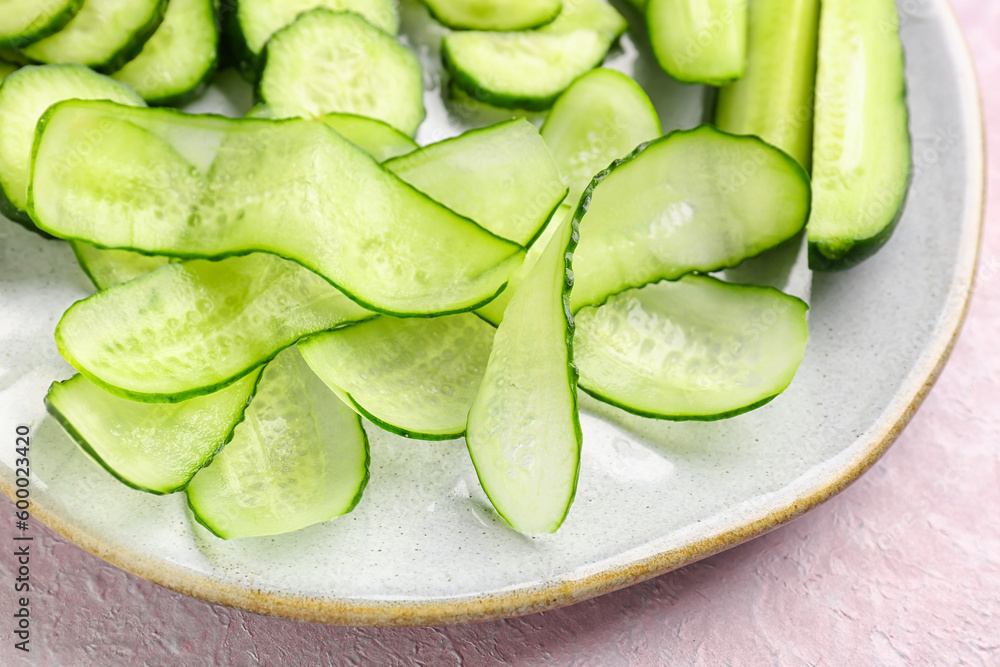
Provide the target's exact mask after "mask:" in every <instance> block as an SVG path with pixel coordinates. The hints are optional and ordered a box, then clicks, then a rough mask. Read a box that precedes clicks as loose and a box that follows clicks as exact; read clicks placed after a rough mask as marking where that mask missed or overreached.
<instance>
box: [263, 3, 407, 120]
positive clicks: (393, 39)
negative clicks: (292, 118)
mask: <svg viewBox="0 0 1000 667" xmlns="http://www.w3.org/2000/svg"><path fill="white" fill-rule="evenodd" d="M320 14H333V15H335V16H349V17H351V18H357V19H359V20H361V21H363V22H364V23H365V24H366V25H368V26H369V27H370V28H371V29H372V30H375V31H377V32H379V33H381V34H382V35H384V36H385V37H387V38H388V39H389V40H390V41H391V42H392V44H394V45H395V46H396V47H398V49H399V51H400V53H404V54H405V55H406V57H407V58H409V60H410V63H411V64H412V65H415V66H416V70H417V73H418V74H419V75H420V81H421V85H420V87H421V90H422V91H423V92H426V91H425V90H424V88H423V77H424V68H423V65H421V64H420V59H419V58H418V57H417V55H416V53H414V52H413V51H412V50H411V49H409V48H407V47H406V46H405V45H403V44H402V43H401V42H400V41H399V40H398V39H396V37H395V35H392V34H390V33H388V32H386V31H385V30H383V29H382V28H380V27H378V26H377V25H375V24H373V23H372V22H370V21H369V20H368V19H366V18H365V17H364V16H362V15H361V14H358V13H357V12H352V11H337V10H333V9H328V8H326V7H313V8H312V9H309V10H306V11H304V12H302V13H301V14H299V15H298V16H297V17H296V18H295V20H294V21H292V22H291V23H289V24H288V25H286V26H283V27H282V28H280V29H278V30H276V31H275V32H274V34H273V35H271V36H270V37H269V38H268V40H267V43H266V44H264V49H263V50H262V51H261V52H260V56H259V58H258V67H259V69H258V70H257V77H256V78H255V79H254V81H253V98H254V103H255V104H265V105H269V103H268V101H267V97H265V96H264V91H263V90H262V84H263V83H264V71H265V70H266V69H267V61H268V59H269V58H270V51H271V43H272V42H273V41H274V39H275V38H277V37H279V36H280V35H281V34H282V33H283V32H285V31H287V30H289V29H291V28H292V26H294V25H295V24H296V23H298V22H299V21H301V20H302V19H304V18H306V17H307V16H311V15H317V16H318V15H320ZM417 104H419V105H420V120H419V121H418V122H417V123H416V125H414V126H413V131H412V132H407V131H406V130H404V129H402V128H399V127H396V126H395V125H392V124H390V123H386V125H388V126H389V127H391V128H392V129H394V130H396V131H397V132H401V133H402V134H404V135H406V136H408V137H410V138H411V139H412V138H413V137H415V136H416V134H417V130H419V129H420V126H421V125H422V124H423V122H424V120H426V119H427V106H426V105H425V104H424V98H423V96H421V97H420V99H419V100H417ZM330 113H343V112H340V111H333V112H324V115H328V114H330ZM344 115H352V116H357V115H359V114H344ZM362 118H365V116H362ZM373 120H378V119H373ZM382 122H383V123H385V121H382ZM331 129H332V128H331Z"/></svg>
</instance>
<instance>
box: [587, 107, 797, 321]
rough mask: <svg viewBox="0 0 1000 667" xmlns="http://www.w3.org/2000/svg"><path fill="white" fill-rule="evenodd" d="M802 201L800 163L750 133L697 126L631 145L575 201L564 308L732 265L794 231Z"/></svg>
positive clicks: (783, 238) (597, 303)
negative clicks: (568, 299)
mask: <svg viewBox="0 0 1000 667" xmlns="http://www.w3.org/2000/svg"><path fill="white" fill-rule="evenodd" d="M809 201H810V189H809V177H808V176H807V175H806V173H805V171H804V170H803V169H802V167H801V166H800V165H799V163H798V162H796V161H795V160H793V159H792V158H791V157H789V156H788V155H787V154H785V153H783V152H782V151H780V150H778V149H777V148H774V147H773V146H770V145H768V144H766V143H764V142H763V141H761V140H760V139H758V138H757V137H737V136H734V135H731V134H726V133H725V132H720V131H719V130H716V129H715V128H713V127H712V126H710V125H703V126H701V127H699V128H696V129H694V130H689V131H678V132H673V133H671V134H668V135H667V136H665V137H663V138H661V139H657V140H656V141H653V142H650V143H648V144H645V145H643V146H640V147H639V148H638V149H636V151H635V152H633V153H632V154H631V155H629V156H628V157H626V158H624V159H622V160H618V161H616V162H615V163H614V164H612V165H611V167H610V168H609V169H607V170H606V171H603V172H601V173H600V174H598V175H597V176H596V177H595V178H594V181H593V183H591V185H590V186H589V187H588V188H587V190H586V192H584V194H583V197H582V198H581V199H580V208H581V209H582V211H581V213H585V214H586V215H585V216H584V217H583V221H582V223H581V230H582V234H583V236H582V238H581V241H580V246H579V248H577V250H576V256H575V259H574V262H573V266H574V270H575V275H576V283H575V285H574V288H573V311H574V312H576V311H577V310H579V309H580V308H581V307H583V306H593V305H599V304H601V303H602V302H603V301H604V300H605V299H606V298H607V297H608V296H610V295H612V294H615V293H617V292H620V291H622V290H625V289H628V288H630V287H642V286H643V285H646V284H648V283H651V282H656V281H659V280H664V279H666V280H673V279H676V278H680V277H681V276H683V275H685V274H687V273H691V272H693V271H700V272H705V273H707V272H711V271H717V270H720V269H723V268H727V267H731V266H735V265H737V264H739V263H740V262H742V261H743V260H744V259H746V258H748V257H752V256H754V255H757V254H759V253H761V252H763V251H764V250H767V249H768V248H771V247H773V246H775V245H777V244H778V243H781V242H782V241H784V240H786V239H788V238H791V237H792V236H794V235H795V234H796V233H798V231H799V230H801V229H802V227H803V225H804V224H805V220H806V218H807V217H808V215H809ZM581 213H578V214H577V215H580V214H581Z"/></svg>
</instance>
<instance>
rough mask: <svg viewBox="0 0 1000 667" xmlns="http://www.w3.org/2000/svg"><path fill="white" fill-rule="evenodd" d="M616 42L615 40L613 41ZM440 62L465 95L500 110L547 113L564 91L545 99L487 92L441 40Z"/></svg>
mask: <svg viewBox="0 0 1000 667" xmlns="http://www.w3.org/2000/svg"><path fill="white" fill-rule="evenodd" d="M615 41H617V39H616V40H615ZM613 45H614V42H612V43H611V44H609V45H608V48H609V50H610V47H611V46H613ZM607 57H608V54H607V51H605V52H604V54H602V55H601V57H600V59H599V60H598V61H597V62H595V63H592V64H591V65H590V67H589V68H588V71H589V70H593V69H595V68H597V67H600V66H601V63H603V62H604V59H605V58H607ZM441 61H442V62H443V63H444V67H445V69H446V70H448V73H449V74H451V76H452V78H453V79H454V81H455V83H456V84H457V85H458V86H459V87H460V88H461V89H462V90H464V91H465V92H466V93H468V94H469V95H470V96H472V98H473V99H475V100H476V101H478V102H482V103H484V104H489V105H491V106H494V107H500V108H502V109H517V110H522V111H547V110H548V109H551V108H552V105H554V104H555V103H556V100H558V99H559V96H560V95H562V94H563V92H565V91H564V90H559V91H556V92H555V93H553V94H552V95H547V96H545V97H532V96H527V95H506V94H504V93H494V92H493V91H490V90H487V89H486V88H483V87H481V86H480V85H479V83H478V82H477V81H476V78H475V77H474V76H472V75H470V74H469V73H468V72H466V71H465V70H463V69H462V68H460V67H459V66H458V65H456V64H455V61H454V60H453V59H452V57H451V53H450V50H449V49H448V42H447V40H442V42H441Z"/></svg>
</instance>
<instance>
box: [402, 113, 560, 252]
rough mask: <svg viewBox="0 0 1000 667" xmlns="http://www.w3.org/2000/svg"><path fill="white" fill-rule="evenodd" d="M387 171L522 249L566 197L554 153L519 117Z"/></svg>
mask: <svg viewBox="0 0 1000 667" xmlns="http://www.w3.org/2000/svg"><path fill="white" fill-rule="evenodd" d="M385 166H386V167H387V168H388V169H390V170H391V171H392V172H393V173H395V174H396V175H397V176H399V177H400V178H402V179H403V180H404V181H406V182H407V183H409V184H411V185H412V186H413V187H415V188H417V189H418V190H420V191H422V192H426V193H427V194H429V195H430V196H432V197H434V199H436V200H437V201H439V202H441V203H442V204H444V205H445V206H447V207H448V208H450V209H452V210H453V211H457V212H458V213H461V214H462V215H465V216H468V217H469V218H472V219H473V220H475V221H476V222H478V223H479V224H480V225H482V226H483V227H485V228H486V229H488V230H489V231H490V232H492V233H494V234H496V235H497V236H500V237H502V238H505V239H508V240H510V241H513V242H514V243H517V244H518V245H521V246H525V247H527V246H530V245H531V244H532V242H533V241H534V240H535V239H536V238H537V237H538V234H539V233H540V232H541V231H542V228H543V227H544V226H545V223H547V222H548V221H549V219H550V218H551V217H552V214H553V213H554V212H555V210H556V209H557V208H558V207H559V204H560V203H561V202H562V200H563V198H564V197H565V196H566V186H565V185H564V184H563V182H562V179H561V178H560V176H559V168H558V167H557V166H556V163H555V162H554V161H553V160H552V154H551V153H550V152H549V149H548V148H547V147H546V146H545V142H544V141H542V139H541V137H540V136H539V135H538V130H536V129H535V126H534V125H532V124H531V123H529V122H528V121H526V120H524V119H523V118H520V119H515V120H511V121H508V122H506V123H500V124H497V125H492V126H490V127H485V128H481V129H477V130H471V131H469V132H466V133H465V134H463V135H461V136H459V137H455V138H453V139H447V140H445V141H440V142H438V143H436V144H431V145H429V146H427V147H425V148H421V149H420V150H419V151H417V152H415V153H410V154H409V155H406V156H404V157H399V158H395V159H393V160H390V161H388V162H386V163H385Z"/></svg>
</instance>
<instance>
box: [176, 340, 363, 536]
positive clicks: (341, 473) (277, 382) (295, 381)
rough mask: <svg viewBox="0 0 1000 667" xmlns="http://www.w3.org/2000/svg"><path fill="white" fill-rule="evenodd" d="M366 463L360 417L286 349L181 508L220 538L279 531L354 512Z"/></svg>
mask: <svg viewBox="0 0 1000 667" xmlns="http://www.w3.org/2000/svg"><path fill="white" fill-rule="evenodd" d="M369 462H370V459H369V456H368V436H367V435H365V431H364V429H363V428H362V427H361V419H360V417H358V416H357V415H356V414H355V413H354V411H353V410H351V409H350V408H349V407H347V406H346V405H344V404H343V403H342V402H341V401H340V400H338V399H337V397H336V396H334V395H333V394H332V393H331V392H330V391H329V390H328V389H327V388H326V387H325V386H324V385H323V383H322V382H321V381H320V379H319V378H317V377H316V376H315V375H314V374H313V373H312V371H310V370H309V367H308V366H306V364H305V362H304V361H302V357H300V356H299V353H298V352H296V351H295V349H294V348H291V349H289V350H286V351H285V352H283V353H282V354H280V355H279V356H278V357H277V358H275V359H274V361H272V362H271V363H269V364H268V365H267V368H266V369H264V376H263V378H261V383H260V389H259V390H258V392H257V396H256V397H255V398H254V400H253V403H251V404H250V407H249V408H247V411H246V419H245V421H244V422H243V423H242V424H240V425H239V426H237V427H236V434H235V436H234V437H233V440H232V442H230V443H229V444H228V445H227V446H226V448H225V449H223V450H222V451H221V452H220V453H219V454H218V455H217V456H216V457H215V459H214V460H213V461H212V464H211V465H209V466H208V467H207V468H203V469H202V470H201V471H199V472H198V474H197V475H195V476H194V479H193V480H191V483H190V484H188V486H187V497H188V504H189V505H190V507H191V510H192V512H194V516H195V519H197V521H198V522H199V523H201V524H202V525H203V526H205V527H206V528H208V530H210V531H211V532H212V533H214V534H215V535H217V536H219V537H221V538H224V539H232V538H238V537H256V536H262V535H278V534H280V533H287V532H291V531H293V530H299V529H300V528H305V527H306V526H311V525H313V524H315V523H319V522H321V521H327V520H329V519H333V518H334V517H338V516H341V515H342V514H346V513H348V512H350V511H351V510H352V509H354V507H355V506H356V505H357V504H358V501H360V500H361V493H362V492H363V491H364V488H365V485H366V484H367V483H368V465H369Z"/></svg>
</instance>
